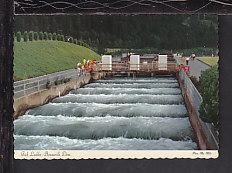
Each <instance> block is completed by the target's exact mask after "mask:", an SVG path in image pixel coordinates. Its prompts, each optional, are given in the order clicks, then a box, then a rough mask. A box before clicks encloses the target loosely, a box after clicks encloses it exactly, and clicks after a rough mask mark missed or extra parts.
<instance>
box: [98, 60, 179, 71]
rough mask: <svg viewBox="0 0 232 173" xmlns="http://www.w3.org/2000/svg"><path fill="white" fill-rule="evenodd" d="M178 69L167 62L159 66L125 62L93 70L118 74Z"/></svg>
mask: <svg viewBox="0 0 232 173" xmlns="http://www.w3.org/2000/svg"><path fill="white" fill-rule="evenodd" d="M177 70H178V68H177V66H176V63H173V62H168V63H163V64H160V63H158V62H152V63H139V64H130V63H125V62H122V63H120V62H117V63H115V62H113V63H112V64H97V65H96V67H95V68H94V71H116V72H118V71H120V72H129V71H145V72H155V71H177Z"/></svg>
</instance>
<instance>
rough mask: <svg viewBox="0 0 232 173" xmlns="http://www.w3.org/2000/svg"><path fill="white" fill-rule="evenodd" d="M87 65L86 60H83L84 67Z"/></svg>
mask: <svg viewBox="0 0 232 173" xmlns="http://www.w3.org/2000/svg"><path fill="white" fill-rule="evenodd" d="M85 64H86V59H85V58H84V59H83V65H84V66H85Z"/></svg>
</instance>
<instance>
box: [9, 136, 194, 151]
mask: <svg viewBox="0 0 232 173" xmlns="http://www.w3.org/2000/svg"><path fill="white" fill-rule="evenodd" d="M14 138H15V144H16V145H15V149H16V150H44V149H45V150H48V149H50V150H56V149H60V150H128V149H130V150H144V149H146V150H173V149H174V150H194V149H197V145H196V143H195V142H193V141H192V140H186V141H173V140H171V139H167V138H160V139H158V140H144V139H137V138H133V139H128V138H123V137H119V138H102V139H98V140H92V139H86V140H80V139H69V138H67V137H59V136H24V135H15V136H14Z"/></svg>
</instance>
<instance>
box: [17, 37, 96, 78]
mask: <svg viewBox="0 0 232 173" xmlns="http://www.w3.org/2000/svg"><path fill="white" fill-rule="evenodd" d="M83 58H85V59H86V60H87V59H97V60H99V58H100V55H98V54H97V53H95V52H94V51H92V50H90V49H88V48H85V47H83V46H78V45H76V44H72V43H67V42H61V41H29V42H15V45H14V77H15V79H16V80H21V79H26V78H30V77H36V76H41V75H45V74H49V73H53V72H57V71H62V70H66V69H70V68H75V67H76V64H77V63H78V62H82V59H83Z"/></svg>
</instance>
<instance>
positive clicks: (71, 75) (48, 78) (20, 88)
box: [14, 69, 87, 98]
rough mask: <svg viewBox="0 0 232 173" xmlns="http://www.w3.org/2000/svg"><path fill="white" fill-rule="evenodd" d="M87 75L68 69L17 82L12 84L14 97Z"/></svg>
mask: <svg viewBox="0 0 232 173" xmlns="http://www.w3.org/2000/svg"><path fill="white" fill-rule="evenodd" d="M86 74H87V73H86V72H85V71H83V70H79V71H78V70H76V69H70V70H65V71H60V72H57V73H51V74H48V75H44V76H39V77H35V78H31V79H26V80H22V81H17V82H15V83H14V97H15V98H20V97H23V96H25V95H28V94H31V93H34V92H38V91H41V90H44V89H47V85H48V84H54V83H55V81H60V80H65V79H78V78H79V77H81V76H84V75H86Z"/></svg>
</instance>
